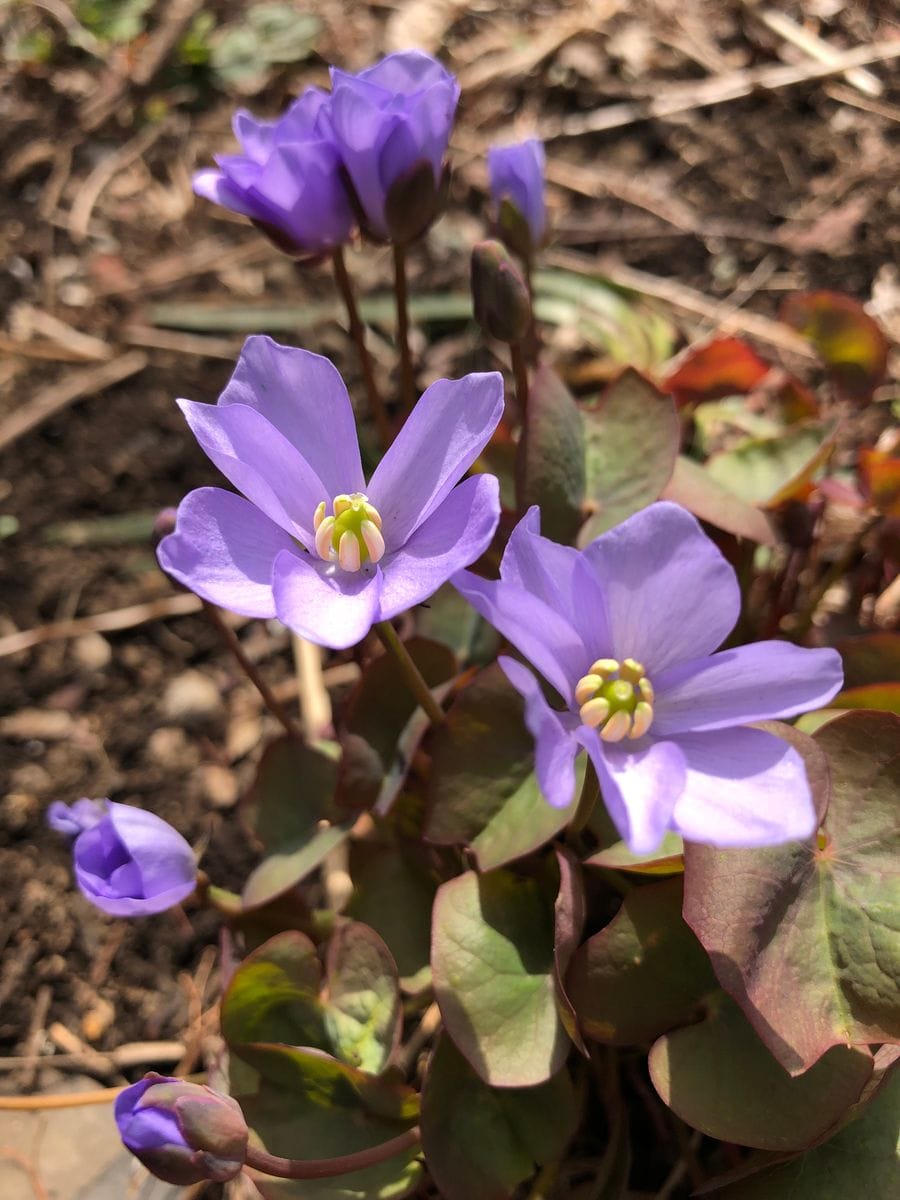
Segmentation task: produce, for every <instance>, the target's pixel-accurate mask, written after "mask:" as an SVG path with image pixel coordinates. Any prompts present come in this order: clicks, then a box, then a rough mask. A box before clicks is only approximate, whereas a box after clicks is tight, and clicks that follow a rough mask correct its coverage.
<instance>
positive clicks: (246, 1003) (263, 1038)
mask: <svg viewBox="0 0 900 1200" xmlns="http://www.w3.org/2000/svg"><path fill="white" fill-rule="evenodd" d="M320 978H321V970H320V967H319V960H318V958H317V956H316V948H315V946H314V945H313V944H312V942H311V941H310V940H309V938H308V937H306V936H305V934H302V933H299V932H297V931H296V930H288V931H286V932H285V933H279V934H277V935H276V936H275V937H273V938H270V940H269V941H268V942H265V943H264V944H263V945H262V946H260V947H259V949H258V950H254V952H253V953H252V954H249V955H248V956H247V957H246V958H245V959H244V961H243V962H242V963H241V965H240V966H239V967H238V969H237V970H236V971H235V973H234V976H233V977H232V980H231V982H230V984H229V985H228V988H227V989H226V991H225V995H224V996H223V997H222V1012H221V1022H222V1036H223V1037H224V1038H225V1041H226V1042H228V1044H229V1045H230V1046H231V1047H232V1049H234V1050H235V1051H236V1052H237V1053H238V1054H240V1047H241V1045H242V1044H243V1043H245V1042H287V1043H289V1044H291V1045H300V1046H316V1047H318V1048H319V1049H320V1050H330V1049H331V1045H330V1043H329V1040H328V1037H327V1035H326V1030H325V1020H324V1014H323V1011H322V1006H321V1004H320V1003H319V999H318V992H319V981H320Z"/></svg>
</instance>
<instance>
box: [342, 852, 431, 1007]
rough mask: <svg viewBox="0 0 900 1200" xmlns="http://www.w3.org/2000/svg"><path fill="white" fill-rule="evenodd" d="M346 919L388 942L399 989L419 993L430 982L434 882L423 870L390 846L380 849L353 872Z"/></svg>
mask: <svg viewBox="0 0 900 1200" xmlns="http://www.w3.org/2000/svg"><path fill="white" fill-rule="evenodd" d="M352 874H353V880H354V883H355V885H356V886H355V888H354V891H353V895H352V896H351V898H350V903H349V904H348V905H347V915H348V916H351V917H356V918H357V919H358V920H360V921H365V922H366V924H367V925H371V927H372V928H373V929H374V930H375V931H376V933H379V934H380V935H381V936H382V937H383V938H384V940H385V942H386V943H387V946H388V948H389V949H390V951H391V954H392V955H393V957H394V959H395V961H396V963H397V969H398V971H399V972H400V986H401V987H402V988H403V990H404V991H405V992H411V993H413V994H416V993H418V992H421V991H423V990H424V989H425V988H427V987H428V986H429V985H430V983H431V966H430V964H429V955H430V951H431V906H432V904H433V902H434V893H435V884H434V881H433V880H432V879H431V877H430V876H429V875H428V874H427V873H426V872H425V871H424V870H423V868H422V867H421V866H420V865H419V864H418V863H417V862H414V861H413V860H412V859H411V858H407V857H406V856H405V855H404V854H403V853H402V852H401V851H399V850H397V849H395V848H393V847H391V846H378V847H377V849H376V852H375V853H374V854H372V855H371V857H370V858H368V859H367V860H366V862H365V863H363V864H362V865H361V866H359V867H358V868H357V867H354V870H353V872H352Z"/></svg>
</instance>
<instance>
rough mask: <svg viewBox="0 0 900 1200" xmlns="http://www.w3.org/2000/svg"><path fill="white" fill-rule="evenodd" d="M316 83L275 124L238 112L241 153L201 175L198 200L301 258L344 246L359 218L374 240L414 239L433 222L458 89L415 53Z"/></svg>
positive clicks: (334, 71)
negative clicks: (250, 224) (325, 85)
mask: <svg viewBox="0 0 900 1200" xmlns="http://www.w3.org/2000/svg"><path fill="white" fill-rule="evenodd" d="M331 83H332V90H331V92H330V93H328V92H324V91H322V90H321V89H320V88H309V89H307V91H305V92H304V93H303V95H302V96H300V98H299V99H298V100H296V101H295V102H294V103H293V104H292V105H291V106H290V108H289V109H288V110H287V112H286V113H284V114H283V115H282V116H281V117H280V118H278V120H275V121H262V120H259V119H257V118H255V117H253V116H252V115H251V114H250V113H248V112H246V111H244V110H239V111H238V112H237V113H236V115H235V118H234V133H235V136H236V138H237V139H238V141H239V142H240V144H241V153H240V154H236V155H221V156H217V158H216V163H217V168H218V169H216V170H204V171H200V172H199V173H198V174H197V175H196V176H195V178H194V189H195V191H196V192H197V194H198V195H200V196H205V197H206V198H207V199H208V200H213V201H215V202H216V203H217V204H221V205H222V206H223V207H224V208H228V209H230V210H231V211H232V212H237V213H241V214H242V215H243V216H247V217H249V218H250V219H251V220H252V221H254V222H255V223H256V224H258V225H259V226H260V227H261V228H262V229H264V230H265V231H266V232H267V233H268V234H269V235H270V237H271V238H272V239H273V241H275V242H276V243H277V244H278V245H279V246H281V247H282V248H283V249H285V250H287V251H288V252H289V253H291V254H294V255H298V256H300V255H312V256H315V255H319V254H322V253H327V252H328V251H329V250H331V249H333V248H334V247H335V246H339V245H340V244H341V243H342V242H346V241H347V240H348V239H349V237H350V234H351V232H352V229H353V227H354V224H355V222H356V220H359V222H360V224H361V225H362V227H363V228H364V229H365V231H366V232H367V233H368V234H369V235H370V236H372V237H376V238H380V239H382V240H384V241H398V242H406V241H409V240H411V239H412V238H414V237H417V236H418V235H419V234H420V233H421V232H423V230H424V229H425V228H426V227H427V226H428V224H429V223H430V222H431V221H432V220H433V219H434V216H435V215H436V213H437V210H438V205H439V194H440V190H441V182H442V177H443V174H444V155H445V154H446V151H447V143H448V141H449V139H450V129H451V127H452V124H453V117H454V114H455V112H456V105H457V102H458V100H459V85H458V84H457V82H456V80H455V79H454V77H453V76H452V75H451V74H450V73H449V72H448V71H446V70H445V69H444V68H443V67H442V66H441V64H440V63H439V62H437V61H436V60H435V59H433V58H432V57H431V56H430V55H428V54H423V53H421V52H420V51H416V50H407V51H402V52H400V53H397V54H390V55H388V56H387V57H386V58H384V59H382V60H381V61H380V62H378V63H376V64H375V65H374V66H372V67H369V68H367V69H366V70H364V71H360V72H359V74H356V75H353V74H350V73H349V72H347V71H341V70H339V69H338V68H337V67H333V68H332V70H331Z"/></svg>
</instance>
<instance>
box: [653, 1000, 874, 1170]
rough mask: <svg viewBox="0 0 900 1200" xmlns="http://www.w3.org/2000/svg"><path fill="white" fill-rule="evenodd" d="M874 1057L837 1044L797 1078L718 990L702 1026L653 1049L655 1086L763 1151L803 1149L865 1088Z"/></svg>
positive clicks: (707, 1125)
mask: <svg viewBox="0 0 900 1200" xmlns="http://www.w3.org/2000/svg"><path fill="white" fill-rule="evenodd" d="M871 1074H872V1057H871V1055H870V1054H869V1053H868V1052H866V1051H862V1050H854V1049H851V1048H850V1047H848V1046H833V1047H832V1048H831V1049H830V1050H829V1051H827V1053H826V1054H825V1055H823V1057H822V1058H820V1059H819V1061H818V1062H817V1063H816V1065H815V1066H814V1067H812V1068H811V1069H810V1070H809V1071H807V1072H806V1073H805V1074H803V1075H797V1076H791V1075H789V1074H788V1073H787V1071H785V1070H784V1068H783V1067H782V1066H781V1065H780V1064H779V1063H778V1062H776V1060H775V1059H774V1058H773V1057H772V1055H771V1054H770V1053H769V1051H768V1050H767V1049H766V1047H765V1046H764V1045H763V1044H762V1042H761V1041H760V1040H759V1038H758V1037H757V1035H756V1034H755V1033H754V1031H753V1029H752V1028H751V1026H750V1024H749V1022H748V1021H747V1019H746V1017H744V1015H743V1013H742V1012H741V1010H740V1009H739V1008H738V1006H737V1005H736V1004H735V1003H734V1001H733V1000H731V999H730V998H729V997H728V996H726V995H725V994H724V993H722V992H719V993H717V996H716V997H715V998H714V999H711V1001H710V1002H709V1005H708V1011H707V1014H706V1016H705V1017H704V1019H703V1020H702V1021H700V1022H698V1023H697V1024H696V1025H688V1026H686V1027H685V1028H683V1029H676V1030H674V1032H672V1033H667V1034H665V1035H664V1036H663V1037H661V1038H660V1039H659V1041H658V1042H656V1044H655V1045H654V1047H653V1049H652V1050H651V1051H650V1077H651V1078H652V1080H653V1084H654V1086H655V1088H656V1090H657V1091H658V1092H659V1094H660V1096H662V1098H663V1100H665V1102H666V1104H668V1105H669V1107H670V1108H671V1109H673V1110H674V1111H675V1112H676V1113H677V1114H678V1116H679V1117H681V1119H682V1120H683V1121H686V1122H687V1123H688V1125H693V1126H694V1128H695V1129H699V1130H701V1132H703V1133H705V1134H707V1135H708V1136H709V1137H714V1138H718V1139H719V1140H720V1141H723V1142H737V1143H739V1144H740V1145H742V1146H755V1147H757V1148H759V1149H761V1150H804V1149H806V1148H807V1147H808V1146H810V1145H811V1144H812V1143H813V1142H815V1141H816V1140H817V1139H818V1138H819V1137H821V1136H822V1134H823V1133H825V1132H826V1131H827V1130H829V1129H831V1128H832V1126H834V1125H835V1124H836V1123H837V1122H838V1121H839V1120H840V1118H841V1117H842V1116H843V1115H844V1114H845V1113H846V1112H847V1111H848V1110H849V1109H850V1107H851V1105H853V1104H854V1103H855V1101H857V1100H858V1099H859V1097H860V1095H861V1094H862V1091H863V1088H864V1087H865V1086H866V1084H867V1083H868V1081H869V1077H870V1076H871Z"/></svg>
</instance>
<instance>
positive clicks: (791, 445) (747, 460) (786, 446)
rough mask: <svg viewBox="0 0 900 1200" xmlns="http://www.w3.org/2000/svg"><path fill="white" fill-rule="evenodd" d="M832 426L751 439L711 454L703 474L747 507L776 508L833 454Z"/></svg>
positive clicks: (800, 427)
mask: <svg viewBox="0 0 900 1200" xmlns="http://www.w3.org/2000/svg"><path fill="white" fill-rule="evenodd" d="M833 434H834V428H833V426H822V425H806V426H797V427H795V428H793V429H791V430H789V431H788V432H787V433H783V434H781V435H780V436H779V437H771V438H752V439H748V440H747V441H745V442H743V443H741V445H739V446H735V447H734V449H733V450H724V451H722V452H721V453H720V454H714V455H713V456H712V457H711V458H710V459H709V460H708V461H707V463H706V471H707V472H708V474H709V475H710V476H711V477H712V478H713V479H714V480H715V481H716V483H719V484H721V485H722V487H725V488H728V489H729V491H732V492H734V493H735V494H736V495H737V496H739V497H740V498H741V499H742V500H746V501H747V503H748V504H759V505H762V506H764V507H766V508H776V507H777V506H778V505H779V504H783V503H784V501H785V500H789V499H791V498H792V497H793V496H794V495H795V494H796V493H797V492H798V490H799V489H800V488H802V486H803V485H804V484H806V483H809V482H810V481H811V480H812V479H813V478H814V476H815V474H816V472H817V471H818V470H819V469H820V468H821V467H822V466H824V464H825V463H826V462H827V460H828V458H829V457H830V455H831V453H832V451H833V450H834V437H833Z"/></svg>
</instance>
